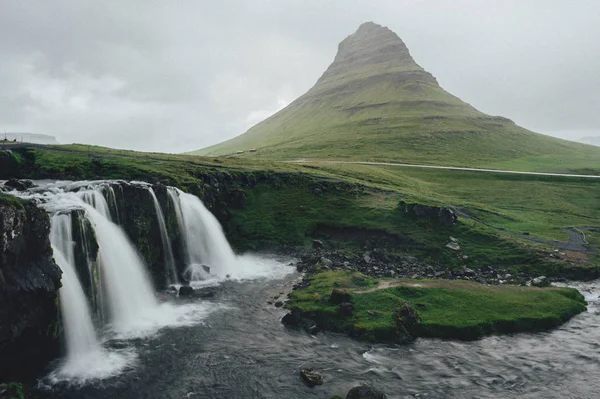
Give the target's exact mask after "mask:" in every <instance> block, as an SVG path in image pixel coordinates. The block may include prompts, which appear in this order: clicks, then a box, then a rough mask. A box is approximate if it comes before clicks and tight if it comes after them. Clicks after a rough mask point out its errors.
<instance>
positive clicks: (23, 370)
mask: <svg viewBox="0 0 600 399" xmlns="http://www.w3.org/2000/svg"><path fill="white" fill-rule="evenodd" d="M49 229H50V221H49V219H48V215H47V214H46V212H45V211H43V210H42V209H39V208H38V207H37V206H35V204H33V203H32V202H28V201H20V200H17V199H16V198H14V197H10V196H7V195H3V194H1V193H0V382H2V381H10V380H14V379H21V378H28V377H31V376H34V375H35V374H36V373H38V372H39V371H40V370H41V369H43V367H44V366H45V365H46V364H47V362H48V361H49V360H51V359H52V358H54V357H55V356H56V355H57V354H58V351H59V319H58V289H59V287H60V277H61V271H60V269H59V268H58V266H57V265H56V264H55V263H54V259H53V257H52V249H51V247H50V241H49V239H48V233H49Z"/></svg>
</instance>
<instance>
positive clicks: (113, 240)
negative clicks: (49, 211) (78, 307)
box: [83, 204, 157, 330]
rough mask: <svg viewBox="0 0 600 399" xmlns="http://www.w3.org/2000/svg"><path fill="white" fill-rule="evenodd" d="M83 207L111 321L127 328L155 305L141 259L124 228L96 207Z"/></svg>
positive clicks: (152, 291) (116, 326) (118, 327)
mask: <svg viewBox="0 0 600 399" xmlns="http://www.w3.org/2000/svg"><path fill="white" fill-rule="evenodd" d="M83 207H84V209H85V211H86V212H85V215H86V218H88V220H90V222H91V223H92V225H93V227H94V231H95V232H96V240H97V241H98V248H99V249H98V251H99V252H98V259H99V263H100V268H101V270H102V273H103V277H104V279H105V286H106V294H107V298H106V299H107V303H108V306H109V310H110V317H111V322H112V323H113V326H114V327H115V328H116V329H117V330H121V329H122V328H123V327H125V328H127V326H130V325H132V324H134V323H135V321H136V320H137V319H139V318H140V317H144V316H145V315H146V314H147V313H148V311H151V310H152V309H154V308H156V306H157V302H156V299H155V297H154V290H153V289H152V284H151V283H150V279H149V278H148V276H147V275H146V272H145V266H144V262H143V261H142V260H141V259H140V256H139V255H138V253H137V251H136V250H135V248H134V247H133V245H132V244H131V243H130V242H129V239H128V238H127V236H126V235H125V233H124V232H123V230H122V229H121V228H119V227H118V226H117V225H115V224H114V223H112V222H110V221H109V220H107V219H106V217H104V216H103V215H102V214H101V213H100V212H98V211H97V210H96V209H95V208H93V207H91V206H89V205H88V204H85V205H83Z"/></svg>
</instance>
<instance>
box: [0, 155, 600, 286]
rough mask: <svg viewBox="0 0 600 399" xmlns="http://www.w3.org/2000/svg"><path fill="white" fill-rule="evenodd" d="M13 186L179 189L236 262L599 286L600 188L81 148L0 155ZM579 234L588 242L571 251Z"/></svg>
mask: <svg viewBox="0 0 600 399" xmlns="http://www.w3.org/2000/svg"><path fill="white" fill-rule="evenodd" d="M11 177H16V178H30V179H45V178H48V179H71V180H81V179H124V180H143V181H147V182H150V183H162V184H167V185H173V186H177V187H179V188H181V189H183V190H184V191H187V192H190V193H192V194H195V195H197V196H199V197H200V198H201V199H202V200H203V201H204V202H205V203H206V205H207V207H208V208H209V209H210V210H211V211H212V212H213V213H214V214H215V215H216V216H217V218H218V219H219V221H220V222H221V224H222V225H223V227H224V230H225V232H226V235H227V238H228V239H229V240H230V242H231V243H232V245H233V246H234V248H236V249H237V250H238V251H245V250H259V249H272V248H280V247H282V246H288V247H305V246H308V245H310V244H311V242H312V240H313V239H320V240H322V241H323V242H324V245H325V247H326V248H334V249H335V248H337V249H343V250H352V251H363V250H364V247H365V246H367V247H369V248H376V247H378V246H380V244H381V245H384V246H385V247H386V248H385V250H386V251H391V252H397V253H402V254H410V255H413V256H417V257H419V259H420V260H422V261H426V262H433V263H436V264H443V265H445V266H448V267H450V268H456V267H460V268H462V267H468V268H472V269H477V268H482V267H488V266H494V267H496V266H499V267H502V268H506V269H508V270H509V271H510V272H511V273H515V272H517V271H519V270H527V271H528V273H530V274H535V275H546V276H563V277H568V278H576V279H589V278H594V277H597V276H598V275H600V273H599V272H600V261H599V258H598V250H599V249H600V223H599V222H598V220H600V208H598V207H597V206H596V205H597V203H598V200H599V197H598V193H600V180H593V179H587V180H586V179H582V178H570V177H549V176H529V175H506V174H498V173H480V172H467V171H452V170H419V169H408V168H397V167H389V166H388V167H386V166H373V165H335V164H328V163H313V164H309V165H300V164H290V163H283V162H271V161H269V162H259V161H252V160H248V159H239V158H203V157H197V156H186V155H172V154H157V153H139V152H134V151H123V150H114V149H110V148H101V147H94V146H81V145H69V146H21V147H15V148H11V151H10V152H9V151H0V179H8V178H11ZM401 201H403V202H405V203H407V204H424V205H430V206H435V207H451V208H452V209H454V210H455V212H456V213H457V215H458V216H459V219H458V222H457V223H456V224H455V225H454V226H446V225H442V224H440V223H438V222H437V221H436V220H432V219H431V218H419V217H412V216H410V215H408V214H406V212H404V210H405V207H403V206H402V205H401V204H400V202H401ZM577 232H580V233H577ZM581 232H583V234H585V237H583V235H582V233H581ZM573 233H577V234H580V235H581V238H583V239H584V240H585V242H584V241H583V240H580V241H581V242H580V243H579V244H581V245H576V248H575V250H572V245H571V244H572V243H571V242H570V240H571V235H570V234H573ZM450 236H452V237H455V238H457V239H458V240H459V242H460V250H459V251H457V250H453V249H451V248H448V247H447V244H448V240H449V237H450ZM576 238H577V237H576ZM575 244H577V243H575Z"/></svg>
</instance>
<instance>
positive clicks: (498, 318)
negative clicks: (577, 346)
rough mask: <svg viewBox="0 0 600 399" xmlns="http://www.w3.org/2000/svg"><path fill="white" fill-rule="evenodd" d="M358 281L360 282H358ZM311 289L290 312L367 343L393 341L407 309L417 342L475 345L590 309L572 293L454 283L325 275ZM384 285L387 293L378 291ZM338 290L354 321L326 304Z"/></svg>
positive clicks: (295, 295) (295, 298)
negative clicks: (414, 320) (401, 311)
mask: <svg viewBox="0 0 600 399" xmlns="http://www.w3.org/2000/svg"><path fill="white" fill-rule="evenodd" d="M356 276H359V277H358V278H357V277H356ZM310 281H311V284H310V286H308V287H307V288H304V289H301V290H296V291H294V292H292V294H291V296H290V300H289V302H288V303H287V305H286V307H287V308H288V309H290V310H292V311H297V312H300V313H302V314H304V315H309V317H312V318H314V319H315V320H316V321H317V322H318V323H319V324H320V325H321V327H322V328H325V329H328V330H331V331H336V332H345V333H350V334H351V335H353V336H355V337H358V338H361V339H365V340H368V341H393V340H394V339H395V337H396V332H395V331H396V324H395V315H396V312H397V309H398V307H399V306H402V305H403V304H404V303H408V304H409V305H410V306H411V307H413V308H414V309H416V311H417V312H418V314H419V316H420V320H421V321H420V323H419V324H418V325H417V327H416V328H414V329H413V330H412V334H413V336H415V337H431V338H454V339H463V340H471V339H477V338H481V337H482V336H485V335H489V334H502V333H512V332H522V331H540V330H546V329H549V328H552V327H556V326H558V325H560V324H562V323H564V322H565V321H567V320H569V319H570V318H571V317H573V316H575V315H576V314H578V313H581V312H583V311H584V310H585V309H586V305H585V300H584V298H583V296H582V295H581V294H580V293H579V292H578V291H577V290H575V289H571V288H563V287H561V288H557V287H551V288H537V287H519V286H487V285H482V284H477V283H472V282H466V281H450V280H393V281H392V280H380V281H377V280H374V279H372V278H369V277H367V276H363V275H361V274H360V273H348V272H344V271H331V272H323V273H319V274H316V275H314V276H311V278H310ZM382 283H386V284H387V285H385V286H384V287H388V288H383V289H375V288H376V287H378V284H382ZM334 289H341V290H344V291H345V292H347V293H348V294H349V295H350V302H351V303H352V304H353V305H354V311H353V314H352V315H351V316H342V315H341V313H340V311H339V309H338V305H334V304H332V303H331V302H330V301H328V298H329V296H330V295H331V293H332V291H333V290H334Z"/></svg>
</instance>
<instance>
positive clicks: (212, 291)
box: [193, 287, 219, 299]
mask: <svg viewBox="0 0 600 399" xmlns="http://www.w3.org/2000/svg"><path fill="white" fill-rule="evenodd" d="M218 292H219V288H217V287H204V288H198V289H195V290H194V293H193V295H194V298H201V299H208V298H214V297H215V295H217V293H218Z"/></svg>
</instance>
